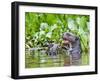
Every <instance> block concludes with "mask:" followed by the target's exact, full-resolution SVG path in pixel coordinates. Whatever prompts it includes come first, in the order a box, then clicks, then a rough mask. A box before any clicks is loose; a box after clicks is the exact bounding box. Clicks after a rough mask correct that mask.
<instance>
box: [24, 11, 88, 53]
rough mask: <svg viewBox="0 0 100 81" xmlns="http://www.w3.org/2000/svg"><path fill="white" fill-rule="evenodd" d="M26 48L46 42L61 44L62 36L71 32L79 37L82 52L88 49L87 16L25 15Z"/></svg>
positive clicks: (27, 13)
mask: <svg viewBox="0 0 100 81" xmlns="http://www.w3.org/2000/svg"><path fill="white" fill-rule="evenodd" d="M25 17H26V20H25V27H26V33H25V39H26V48H32V47H37V46H43V45H44V44H45V43H47V42H48V41H54V42H55V43H61V42H62V34H63V33H64V32H71V33H73V34H75V35H77V36H79V37H80V40H81V46H82V51H86V52H87V51H88V49H89V16H88V15H71V14H49V13H48V14H47V13H32V12H26V14H25Z"/></svg>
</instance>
